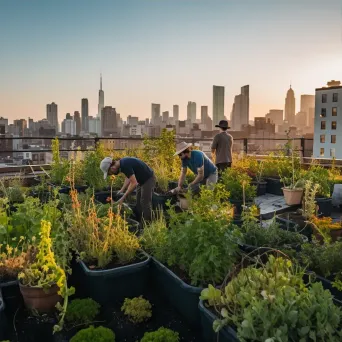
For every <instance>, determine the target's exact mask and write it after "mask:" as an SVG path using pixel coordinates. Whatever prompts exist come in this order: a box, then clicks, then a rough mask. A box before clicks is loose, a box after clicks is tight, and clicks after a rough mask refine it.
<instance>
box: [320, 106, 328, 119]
mask: <svg viewBox="0 0 342 342" xmlns="http://www.w3.org/2000/svg"><path fill="white" fill-rule="evenodd" d="M326 116H327V109H326V108H322V109H321V118H325V117H326Z"/></svg>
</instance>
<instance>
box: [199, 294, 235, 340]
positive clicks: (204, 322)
mask: <svg viewBox="0 0 342 342" xmlns="http://www.w3.org/2000/svg"><path fill="white" fill-rule="evenodd" d="M198 308H199V311H200V316H201V327H202V336H203V339H204V341H205V342H217V341H219V342H239V339H238V338H237V336H236V332H235V330H234V329H232V328H231V327H224V328H223V329H221V330H220V331H219V333H215V331H214V330H213V323H214V321H215V319H216V318H217V317H216V316H215V314H214V313H212V312H211V311H210V310H208V309H207V308H206V307H205V306H204V304H203V301H202V300H201V301H200V302H199V304H198Z"/></svg>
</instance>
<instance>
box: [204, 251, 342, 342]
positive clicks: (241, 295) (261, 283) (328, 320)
mask: <svg viewBox="0 0 342 342" xmlns="http://www.w3.org/2000/svg"><path fill="white" fill-rule="evenodd" d="M303 275H304V270H303V269H302V268H300V267H298V266H296V265H293V264H292V262H291V261H289V260H286V259H284V258H276V257H274V256H273V255H270V256H269V260H268V261H267V263H266V264H262V263H260V261H259V267H255V265H252V266H248V267H246V268H243V269H242V270H241V271H240V272H239V273H238V274H237V275H236V276H235V277H233V278H232V279H231V281H230V282H229V283H228V284H227V285H226V286H225V287H224V288H223V289H222V290H221V291H220V292H221V298H220V299H218V294H217V292H216V291H208V290H204V291H203V292H202V295H201V299H202V300H204V301H208V300H209V299H211V302H212V303H213V302H214V304H215V305H214V309H215V310H216V311H217V314H218V316H219V318H218V319H217V320H216V321H215V322H214V326H213V328H214V330H215V331H219V330H220V329H221V328H222V327H224V326H226V325H232V326H235V327H236V329H237V336H238V338H239V340H240V341H260V342H261V341H263V342H264V341H276V340H278V341H303V342H304V341H308V340H313V341H336V342H337V341H340V340H341V336H342V332H341V330H340V324H341V309H340V308H339V307H337V306H336V305H335V304H334V302H333V297H332V295H331V294H330V292H329V291H326V290H324V289H323V287H322V284H321V283H313V284H311V286H309V287H306V286H305V284H304V281H303Z"/></svg>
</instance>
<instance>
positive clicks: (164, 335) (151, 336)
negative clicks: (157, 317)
mask: <svg viewBox="0 0 342 342" xmlns="http://www.w3.org/2000/svg"><path fill="white" fill-rule="evenodd" d="M140 342H179V334H178V333H177V332H174V331H172V330H170V329H166V328H163V327H161V328H159V329H158V330H156V331H152V332H147V333H145V335H144V337H143V338H142V339H141V341H140Z"/></svg>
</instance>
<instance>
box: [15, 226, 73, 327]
mask: <svg viewBox="0 0 342 342" xmlns="http://www.w3.org/2000/svg"><path fill="white" fill-rule="evenodd" d="M50 233H51V224H50V222H47V221H43V220H42V222H41V230H40V242H39V245H38V253H37V255H36V258H35V261H34V262H33V263H32V264H30V265H29V266H28V267H26V268H24V270H23V271H22V272H20V273H19V274H18V279H19V281H20V282H21V283H22V284H23V285H25V286H29V287H39V288H42V289H49V288H51V287H52V286H54V285H57V286H58V287H59V291H58V294H59V295H60V296H62V297H63V298H64V304H63V307H62V306H60V305H59V306H58V309H59V310H60V311H61V313H60V321H59V324H58V325H56V326H55V327H54V331H60V330H61V329H62V327H63V321H64V317H65V313H66V310H67V306H68V297H69V296H70V295H72V294H73V293H74V292H75V289H74V288H68V286H67V278H66V274H65V272H64V270H63V269H62V268H61V267H60V266H59V265H57V263H56V260H55V257H54V254H53V252H52V241H51V237H50Z"/></svg>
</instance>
